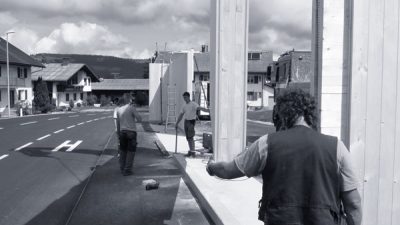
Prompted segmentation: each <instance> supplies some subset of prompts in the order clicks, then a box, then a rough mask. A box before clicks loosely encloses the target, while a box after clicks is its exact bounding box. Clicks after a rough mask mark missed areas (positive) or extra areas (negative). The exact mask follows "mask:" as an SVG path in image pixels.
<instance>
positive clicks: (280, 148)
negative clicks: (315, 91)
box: [260, 126, 340, 225]
mask: <svg viewBox="0 0 400 225" xmlns="http://www.w3.org/2000/svg"><path fill="white" fill-rule="evenodd" d="M336 149H337V138H336V137H332V136H327V135H323V134H320V133H318V132H316V131H314V130H312V129H310V128H307V127H305V126H295V127H293V128H291V129H289V130H285V131H281V132H277V133H274V134H270V135H269V137H268V157H267V162H266V166H265V168H264V171H263V173H262V176H263V198H262V207H261V210H260V216H261V217H264V218H260V219H262V220H263V221H264V222H265V224H268V225H275V224H276V225H277V224H279V225H284V224H291V225H295V224H296V225H331V224H337V223H338V218H339V205H340V198H339V193H340V191H339V190H340V189H339V171H338V165H337V155H336V154H337V153H336V151H337V150H336Z"/></svg>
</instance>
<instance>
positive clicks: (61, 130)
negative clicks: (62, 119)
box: [53, 129, 64, 134]
mask: <svg viewBox="0 0 400 225" xmlns="http://www.w3.org/2000/svg"><path fill="white" fill-rule="evenodd" d="M61 131H64V129H60V130H58V131H54V132H53V133H55V134H57V133H60V132H61Z"/></svg>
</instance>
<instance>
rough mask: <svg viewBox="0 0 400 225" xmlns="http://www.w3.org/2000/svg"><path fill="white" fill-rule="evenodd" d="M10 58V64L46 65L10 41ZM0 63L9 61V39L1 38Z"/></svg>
mask: <svg viewBox="0 0 400 225" xmlns="http://www.w3.org/2000/svg"><path fill="white" fill-rule="evenodd" d="M8 59H9V63H10V65H22V66H36V67H44V66H43V64H41V63H40V62H38V61H36V60H35V59H33V58H32V57H30V56H29V55H28V54H26V53H25V52H23V51H22V50H20V49H19V48H17V47H15V46H14V45H12V44H11V43H10V42H8ZM0 63H4V64H5V63H7V41H6V40H4V39H3V38H0Z"/></svg>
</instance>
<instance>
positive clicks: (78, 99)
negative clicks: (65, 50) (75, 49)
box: [32, 61, 99, 106]
mask: <svg viewBox="0 0 400 225" xmlns="http://www.w3.org/2000/svg"><path fill="white" fill-rule="evenodd" d="M45 65H46V68H43V69H35V70H34V71H33V72H32V81H33V82H34V83H35V82H36V81H37V80H38V78H39V77H41V78H42V79H43V80H44V81H46V82H47V87H48V89H49V93H50V97H51V99H53V101H55V104H56V105H57V106H66V105H69V102H70V101H71V100H72V101H73V102H74V104H77V103H82V102H83V101H85V100H86V99H87V96H88V95H90V93H91V91H92V82H98V81H99V79H98V77H97V76H96V75H95V74H94V73H93V71H92V70H91V69H90V68H89V67H88V66H87V65H85V64H82V63H68V62H66V61H65V62H63V63H49V64H45Z"/></svg>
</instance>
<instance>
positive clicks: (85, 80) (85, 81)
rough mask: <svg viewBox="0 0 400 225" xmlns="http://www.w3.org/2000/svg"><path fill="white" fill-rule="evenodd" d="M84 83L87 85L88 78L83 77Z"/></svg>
mask: <svg viewBox="0 0 400 225" xmlns="http://www.w3.org/2000/svg"><path fill="white" fill-rule="evenodd" d="M83 83H84V84H85V86H86V85H87V79H86V78H83Z"/></svg>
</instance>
